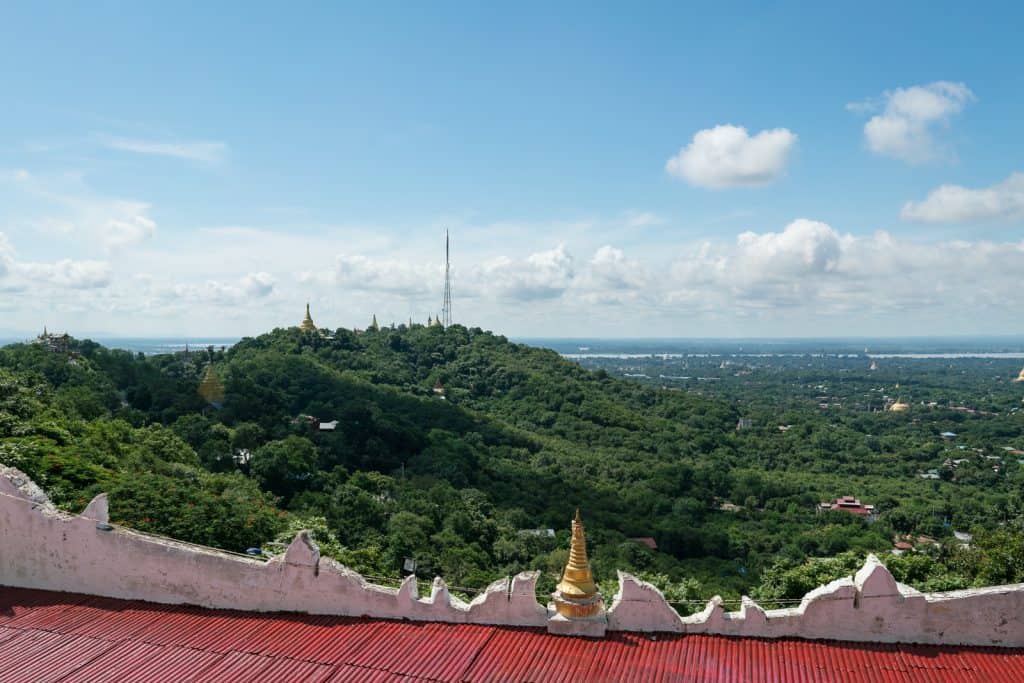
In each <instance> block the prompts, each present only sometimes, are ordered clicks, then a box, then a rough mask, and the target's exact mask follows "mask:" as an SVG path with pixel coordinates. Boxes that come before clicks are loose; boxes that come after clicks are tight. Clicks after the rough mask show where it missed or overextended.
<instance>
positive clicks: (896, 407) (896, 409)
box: [889, 397, 910, 413]
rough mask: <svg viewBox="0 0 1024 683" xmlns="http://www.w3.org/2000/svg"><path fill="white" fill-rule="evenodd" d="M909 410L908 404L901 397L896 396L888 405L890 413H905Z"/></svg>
mask: <svg viewBox="0 0 1024 683" xmlns="http://www.w3.org/2000/svg"><path fill="white" fill-rule="evenodd" d="M908 410H910V404H909V403H904V402H903V398H902V397H900V398H897V399H896V402H895V403H893V404H892V405H891V406H889V412H892V413H905V412H907V411H908Z"/></svg>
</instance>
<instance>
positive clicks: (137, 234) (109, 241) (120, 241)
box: [88, 200, 156, 249]
mask: <svg viewBox="0 0 1024 683" xmlns="http://www.w3.org/2000/svg"><path fill="white" fill-rule="evenodd" d="M88 210H89V211H90V212H93V211H99V212H102V213H107V214H108V216H109V217H108V218H106V220H105V221H103V220H102V219H101V221H102V222H101V223H99V225H100V226H101V233H102V237H103V243H104V244H105V245H106V246H107V247H108V248H110V249H120V248H123V247H127V246H131V245H134V244H139V243H140V242H144V241H145V240H147V239H150V238H151V237H153V235H154V233H156V222H155V221H154V220H153V219H152V218H150V217H149V216H148V215H147V212H148V210H149V205H148V204H143V203H142V202H132V201H124V200H114V201H111V202H108V203H105V205H104V204H101V205H96V206H94V207H91V208H89V209H88Z"/></svg>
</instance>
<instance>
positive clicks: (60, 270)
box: [14, 259, 111, 289]
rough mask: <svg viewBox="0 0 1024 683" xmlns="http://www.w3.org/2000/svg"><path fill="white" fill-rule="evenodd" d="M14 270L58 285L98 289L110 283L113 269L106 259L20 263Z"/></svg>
mask: <svg viewBox="0 0 1024 683" xmlns="http://www.w3.org/2000/svg"><path fill="white" fill-rule="evenodd" d="M14 271H15V273H16V274H18V275H21V276H22V277H24V278H25V279H28V280H34V281H36V282H39V283H43V284H48V285H54V286H57V287H71V288H74V289H96V288H98V287H106V286H107V285H109V284H110V278H111V269H110V264H109V263H107V262H106V261H72V260H71V259H61V260H60V261H57V262H55V263H18V264H15V268H14Z"/></svg>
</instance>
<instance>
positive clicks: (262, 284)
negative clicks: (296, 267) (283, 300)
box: [154, 272, 277, 306]
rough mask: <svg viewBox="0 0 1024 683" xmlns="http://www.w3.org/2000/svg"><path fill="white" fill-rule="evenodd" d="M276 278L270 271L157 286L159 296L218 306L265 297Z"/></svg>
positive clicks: (249, 301) (232, 304)
mask: <svg viewBox="0 0 1024 683" xmlns="http://www.w3.org/2000/svg"><path fill="white" fill-rule="evenodd" d="M276 284H277V281H276V279H275V278H274V276H272V275H271V274H269V273H264V272H259V273H249V274H247V275H244V276H242V277H240V278H238V279H237V280H229V281H224V280H207V281H206V282H203V283H199V284H196V283H182V284H177V285H174V286H172V287H170V288H169V289H164V288H159V287H157V288H156V289H155V292H154V293H155V295H156V296H157V297H158V298H162V299H170V300H185V301H199V302H204V303H209V304H213V305H217V306H235V305H238V304H245V303H252V302H253V301H254V300H257V299H265V298H267V297H268V296H270V295H271V294H272V293H273V292H274V288H275V286H276Z"/></svg>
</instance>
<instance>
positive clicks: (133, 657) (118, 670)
mask: <svg viewBox="0 0 1024 683" xmlns="http://www.w3.org/2000/svg"><path fill="white" fill-rule="evenodd" d="M223 657H224V655H222V654H219V653H216V652H204V651H203V650H193V649H191V648H184V647H174V646H166V645H152V644H150V643H142V642H138V641H125V642H123V643H120V644H119V645H117V647H115V648H113V649H111V650H109V651H107V652H106V653H105V654H104V656H103V657H100V658H98V659H94V660H93V661H92V663H90V664H89V665H87V666H85V667H83V668H81V669H79V670H77V671H75V672H74V673H73V674H70V675H69V676H67V677H66V678H64V679H62V680H61V683H72V682H75V683H78V682H81V683H107V682H108V681H109V682H110V683H152V681H181V680H186V681H187V680H189V678H193V677H195V676H196V675H197V674H199V673H200V672H202V671H203V670H204V669H207V668H210V667H211V666H212V665H214V664H215V663H216V662H218V661H219V660H220V659H222V658H223Z"/></svg>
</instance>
